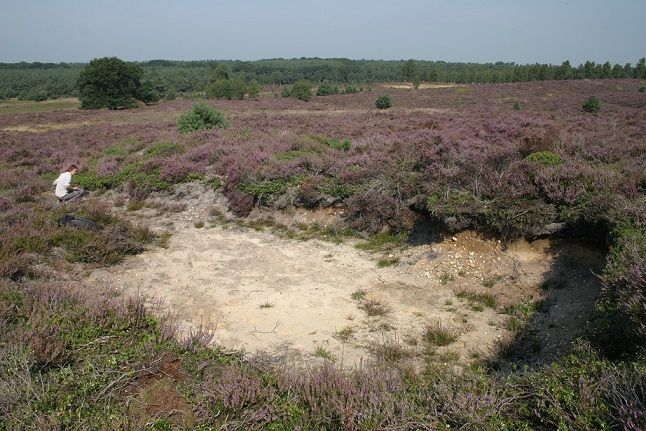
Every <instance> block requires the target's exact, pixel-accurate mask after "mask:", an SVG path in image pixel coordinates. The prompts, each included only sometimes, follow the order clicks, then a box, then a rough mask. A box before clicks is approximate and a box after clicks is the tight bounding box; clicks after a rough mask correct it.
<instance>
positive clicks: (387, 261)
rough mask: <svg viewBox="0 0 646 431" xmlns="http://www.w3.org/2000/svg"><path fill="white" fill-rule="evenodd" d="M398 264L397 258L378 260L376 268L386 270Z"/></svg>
mask: <svg viewBox="0 0 646 431" xmlns="http://www.w3.org/2000/svg"><path fill="white" fill-rule="evenodd" d="M398 262H399V258H394V259H379V262H377V266H378V267H379V268H387V267H389V266H393V265H396V264H397V263H398Z"/></svg>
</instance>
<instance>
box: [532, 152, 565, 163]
mask: <svg viewBox="0 0 646 431" xmlns="http://www.w3.org/2000/svg"><path fill="white" fill-rule="evenodd" d="M525 159H526V160H529V161H531V162H536V163H540V164H542V165H545V166H560V165H562V164H563V163H565V161H564V160H563V159H562V158H561V157H560V156H559V155H558V154H554V153H553V152H551V151H539V152H537V153H532V154H530V155H529V156H527V157H525Z"/></svg>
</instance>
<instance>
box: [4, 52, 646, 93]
mask: <svg viewBox="0 0 646 431" xmlns="http://www.w3.org/2000/svg"><path fill="white" fill-rule="evenodd" d="M129 64H133V65H136V66H138V67H139V68H140V69H141V76H142V78H141V82H142V85H144V86H145V90H146V91H147V92H148V93H149V96H150V97H152V99H155V98H168V99H172V98H174V97H176V96H177V95H180V94H183V95H186V94H188V95H190V94H193V93H203V92H208V89H209V87H210V88H211V90H212V91H213V82H214V76H217V74H218V73H221V70H222V67H226V70H227V73H229V74H230V75H231V79H236V80H238V81H244V82H247V83H250V82H254V83H257V84H258V85H268V84H278V85H284V84H293V83H295V82H298V81H300V80H307V81H310V82H313V83H317V84H319V83H333V84H350V83H368V82H396V81H407V82H413V83H419V82H451V83H458V84H470V83H508V82H524V81H542V80H563V79H608V78H638V79H646V59H645V58H641V59H640V60H639V61H638V62H637V63H636V64H634V65H633V64H631V63H626V64H624V65H620V64H614V65H612V64H610V62H605V63H595V62H592V61H587V62H585V63H583V64H580V65H578V66H573V65H571V64H570V62H569V61H565V62H563V63H562V64H560V65H553V64H538V63H537V64H516V63H505V62H497V63H454V62H444V61H422V60H349V59H345V58H327V59H324V58H298V59H296V58H293V59H282V58H278V59H267V60H257V61H239V60H224V61H220V60H203V61H173V60H150V61H144V62H132V63H129ZM86 66H87V64H83V63H40V62H35V63H25V62H21V63H0V99H8V98H18V99H23V100H45V99H51V98H58V97H77V96H79V79H80V76H81V72H82V70H83V69H84V68H85V67H86ZM219 66H220V70H219V71H218V67H219ZM229 84H233V82H230V83H229ZM254 85H256V84H254ZM226 91H229V90H226ZM231 91H232V92H234V93H235V89H233V90H231Z"/></svg>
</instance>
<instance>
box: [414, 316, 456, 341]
mask: <svg viewBox="0 0 646 431" xmlns="http://www.w3.org/2000/svg"><path fill="white" fill-rule="evenodd" d="M459 336H460V331H459V330H458V329H456V328H452V327H450V326H446V325H444V324H443V323H442V322H441V321H440V320H439V319H438V320H435V321H433V322H431V323H429V324H427V325H426V327H425V328H424V333H423V334H422V339H423V340H424V341H426V342H427V343H428V344H430V345H431V346H440V347H441V346H448V345H449V344H451V343H453V342H454V341H456V340H457V339H458V337H459Z"/></svg>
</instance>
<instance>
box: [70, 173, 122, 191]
mask: <svg viewBox="0 0 646 431" xmlns="http://www.w3.org/2000/svg"><path fill="white" fill-rule="evenodd" d="M112 182H113V180H112V178H111V177H101V176H99V175H98V174H96V173H95V172H89V171H84V172H79V173H77V174H76V175H74V184H75V185H77V186H79V187H81V188H83V189H85V190H103V189H107V188H110V187H111V186H112Z"/></svg>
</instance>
